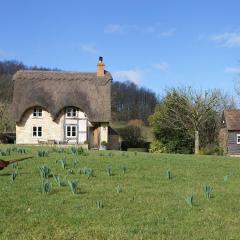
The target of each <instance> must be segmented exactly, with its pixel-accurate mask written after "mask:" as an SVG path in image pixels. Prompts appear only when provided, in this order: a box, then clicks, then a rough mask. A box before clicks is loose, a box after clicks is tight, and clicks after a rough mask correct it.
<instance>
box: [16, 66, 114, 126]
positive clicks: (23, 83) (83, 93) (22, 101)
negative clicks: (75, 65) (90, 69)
mask: <svg viewBox="0 0 240 240" xmlns="http://www.w3.org/2000/svg"><path fill="white" fill-rule="evenodd" d="M13 80H14V91H13V103H12V110H13V114H14V117H15V120H16V122H19V121H20V120H21V118H22V116H23V113H24V112H25V111H26V110H27V109H29V108H31V107H34V106H41V107H43V108H45V109H46V110H47V111H49V112H50V113H51V114H52V116H53V118H54V119H55V118H56V117H57V115H58V113H59V112H60V111H61V110H62V109H63V108H65V107H67V106H75V107H78V108H80V109H81V110H82V111H83V112H85V113H86V114H87V116H88V118H89V120H90V121H91V122H109V121H110V118H111V81H112V76H111V74H110V73H109V72H107V71H105V75H104V77H97V74H96V73H86V72H60V71H26V70H24V71H18V72H17V73H16V74H15V75H14V77H13Z"/></svg>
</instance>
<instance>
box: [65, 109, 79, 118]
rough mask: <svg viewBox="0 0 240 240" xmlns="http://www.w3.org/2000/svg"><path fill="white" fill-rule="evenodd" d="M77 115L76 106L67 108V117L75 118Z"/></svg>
mask: <svg viewBox="0 0 240 240" xmlns="http://www.w3.org/2000/svg"><path fill="white" fill-rule="evenodd" d="M76 116H77V109H76V108H67V117H69V118H74V117H76Z"/></svg>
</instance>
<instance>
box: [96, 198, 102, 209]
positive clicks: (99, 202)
mask: <svg viewBox="0 0 240 240" xmlns="http://www.w3.org/2000/svg"><path fill="white" fill-rule="evenodd" d="M96 204H97V208H103V201H102V200H98V201H97V202H96Z"/></svg>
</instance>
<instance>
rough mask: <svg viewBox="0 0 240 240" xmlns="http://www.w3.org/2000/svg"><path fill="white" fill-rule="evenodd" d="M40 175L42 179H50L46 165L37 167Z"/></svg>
mask: <svg viewBox="0 0 240 240" xmlns="http://www.w3.org/2000/svg"><path fill="white" fill-rule="evenodd" d="M39 171H40V175H41V177H42V178H49V177H50V172H51V170H50V168H49V167H48V166H47V165H43V166H41V167H39Z"/></svg>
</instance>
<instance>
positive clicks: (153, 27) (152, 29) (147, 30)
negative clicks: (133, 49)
mask: <svg viewBox="0 0 240 240" xmlns="http://www.w3.org/2000/svg"><path fill="white" fill-rule="evenodd" d="M144 31H145V32H147V33H155V32H156V31H157V28H156V27H155V26H147V27H145V29H144Z"/></svg>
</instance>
